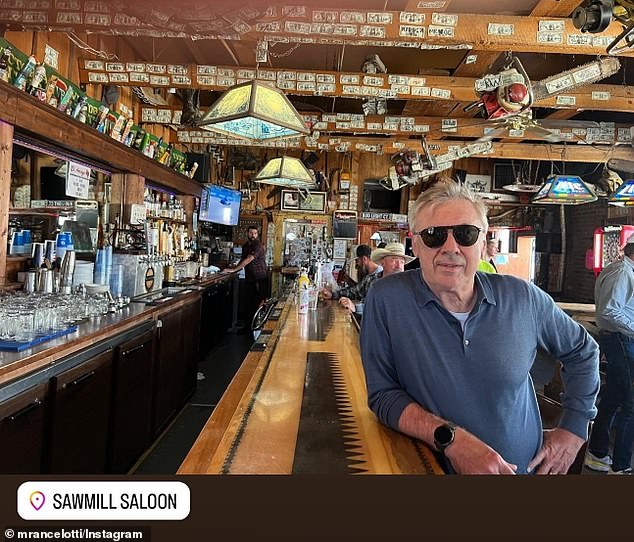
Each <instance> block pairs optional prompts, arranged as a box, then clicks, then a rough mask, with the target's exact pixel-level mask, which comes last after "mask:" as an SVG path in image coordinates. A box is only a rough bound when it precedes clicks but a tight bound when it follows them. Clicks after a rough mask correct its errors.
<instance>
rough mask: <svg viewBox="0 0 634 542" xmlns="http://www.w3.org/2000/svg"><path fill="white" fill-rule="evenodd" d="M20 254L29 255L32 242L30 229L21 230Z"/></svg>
mask: <svg viewBox="0 0 634 542" xmlns="http://www.w3.org/2000/svg"><path fill="white" fill-rule="evenodd" d="M22 242H23V247H22V254H26V255H27V256H30V255H31V250H32V248H33V244H32V243H31V230H22Z"/></svg>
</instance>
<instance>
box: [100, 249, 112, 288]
mask: <svg viewBox="0 0 634 542" xmlns="http://www.w3.org/2000/svg"><path fill="white" fill-rule="evenodd" d="M103 250H104V260H103V262H104V273H105V279H106V281H105V282H102V283H101V284H110V275H111V273H112V245H107V246H105V247H104V249H103Z"/></svg>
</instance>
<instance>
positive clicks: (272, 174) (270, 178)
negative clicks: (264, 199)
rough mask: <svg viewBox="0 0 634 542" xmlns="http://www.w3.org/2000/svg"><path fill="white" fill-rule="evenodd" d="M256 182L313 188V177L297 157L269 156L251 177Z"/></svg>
mask: <svg viewBox="0 0 634 542" xmlns="http://www.w3.org/2000/svg"><path fill="white" fill-rule="evenodd" d="M253 180H254V181H255V182H256V183H263V184H275V185H278V186H286V187H289V188H306V189H307V188H313V187H314V186H315V178H314V177H313V176H312V175H311V173H310V171H308V169H307V168H306V166H305V165H304V164H303V163H302V161H301V160H300V159H299V158H293V157H291V156H280V157H277V158H271V160H269V161H268V162H267V163H266V164H265V166H264V167H263V168H262V169H261V170H260V171H259V172H258V174H257V175H256V176H255V178H254V179H253Z"/></svg>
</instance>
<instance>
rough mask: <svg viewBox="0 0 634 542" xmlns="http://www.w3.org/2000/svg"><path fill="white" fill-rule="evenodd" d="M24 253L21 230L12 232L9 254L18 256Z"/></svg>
mask: <svg viewBox="0 0 634 542" xmlns="http://www.w3.org/2000/svg"><path fill="white" fill-rule="evenodd" d="M23 253H24V236H23V233H22V230H19V231H14V232H13V236H12V237H11V249H10V251H9V254H11V255H12V256H18V255H20V254H23Z"/></svg>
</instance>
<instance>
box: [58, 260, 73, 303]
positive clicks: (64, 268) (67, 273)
mask: <svg viewBox="0 0 634 542" xmlns="http://www.w3.org/2000/svg"><path fill="white" fill-rule="evenodd" d="M74 273H75V251H74V250H67V251H66V252H64V257H63V259H62V265H61V267H60V274H61V279H60V285H59V290H60V292H61V293H62V294H70V293H71V290H72V287H73V274H74Z"/></svg>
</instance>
